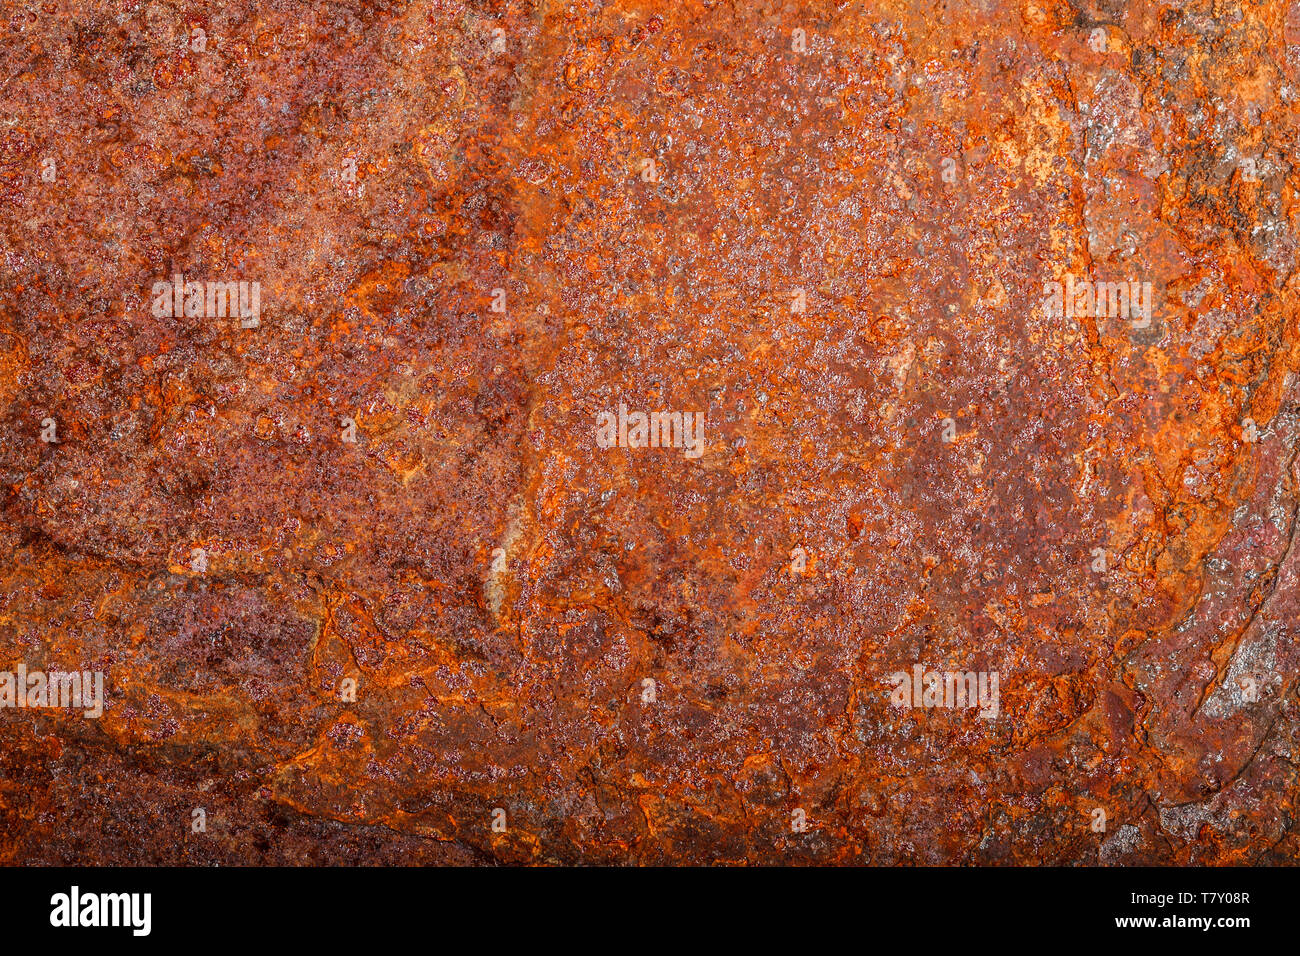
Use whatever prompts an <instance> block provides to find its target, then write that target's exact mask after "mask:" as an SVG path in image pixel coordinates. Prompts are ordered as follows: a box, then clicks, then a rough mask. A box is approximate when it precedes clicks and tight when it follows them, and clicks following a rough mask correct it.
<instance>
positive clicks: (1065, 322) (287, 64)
mask: <svg viewBox="0 0 1300 956" xmlns="http://www.w3.org/2000/svg"><path fill="white" fill-rule="evenodd" d="M0 26H2V27H3V30H4V39H3V41H0V237H2V239H3V250H2V257H3V276H2V281H0V489H2V491H3V498H2V499H0V501H2V507H0V554H3V555H4V556H5V557H4V559H3V560H2V561H0V669H3V668H9V669H12V668H13V667H14V666H16V664H17V663H18V662H19V661H23V662H26V664H27V666H29V667H46V668H48V669H58V668H60V667H66V668H73V667H81V668H86V669H101V670H103V671H104V673H105V675H106V681H107V685H108V702H107V707H106V712H105V714H104V716H103V717H102V719H99V720H86V719H82V718H81V717H79V716H76V715H73V714H70V713H67V712H60V711H43V712H42V711H31V710H17V709H14V710H0V860H3V861H4V862H6V863H10V864H26V863H114V864H117V863H195V864H198V863H202V864H208V863H222V864H233V863H342V862H349V863H461V864H464V863H491V862H499V863H556V862H561V863H615V864H621V863H647V864H649V863H704V862H726V863H777V862H780V863H861V862H873V863H882V864H895V863H969V864H1005V863H1022V864H1023V863H1083V864H1094V863H1126V864H1128V863H1184V864H1229V863H1271V864H1281V863H1288V864H1289V863H1293V862H1295V860H1296V857H1297V853H1298V852H1300V845H1298V843H1297V840H1298V831H1297V821H1296V796H1297V765H1296V760H1297V749H1296V734H1297V729H1298V726H1297V719H1296V703H1297V700H1296V669H1297V658H1298V656H1300V652H1298V651H1297V645H1296V633H1297V623H1296V622H1297V620H1298V614H1300V606H1298V604H1300V589H1298V588H1297V574H1300V566H1298V565H1297V561H1300V557H1297V553H1296V552H1297V549H1296V548H1295V546H1294V541H1295V533H1296V518H1297V510H1296V509H1297V501H1298V498H1297V479H1298V478H1300V472H1297V469H1296V463H1295V453H1296V448H1297V445H1296V442H1297V426H1298V425H1300V414H1298V413H1300V404H1298V399H1300V396H1298V394H1297V385H1296V378H1295V375H1294V369H1295V368H1296V365H1297V352H1296V331H1297V290H1296V277H1295V262H1296V225H1297V207H1296V187H1297V183H1298V180H1297V172H1296V157H1297V155H1300V143H1298V142H1297V125H1296V117H1297V114H1296V98H1297V95H1298V93H1297V89H1298V87H1297V84H1298V83H1300V5H1298V4H1287V3H1285V2H1281V0H1265V2H1260V3H1233V2H1226V3H1222V2H1221V3H1209V2H1187V3H1164V4H1162V3H1152V2H1141V0H1139V2H1122V3H1121V2H1117V0H1116V2H1111V0H1105V2H1094V3H1091V4H1086V5H1080V6H1075V5H1072V4H1070V3H1067V2H1053V0H1032V2H1030V0H1025V2H1006V0H975V2H971V3H948V4H940V3H933V4H932V3H924V4H923V3H916V2H908V3H899V2H889V0H886V2H880V3H871V4H831V3H801V4H794V3H789V4H774V3H763V2H758V3H749V2H745V3H734V4H733V3H717V2H701V0H679V2H672V3H664V2H643V3H635V2H629V3H610V4H602V3H569V4H558V3H557V4H544V3H536V4H532V3H509V4H507V3H469V4H467V3H459V2H450V0H448V2H442V0H434V2H397V0H393V2H360V0H350V2H347V0H345V2H334V3H329V4H320V3H307V2H264V3H255V2H249V0H230V2H225V3H220V4H201V3H170V2H154V3H137V2H132V0H120V2H114V3H111V4H107V3H105V4H89V3H80V2H74V0H57V2H51V3H47V4H43V5H40V4H33V3H17V4H11V5H9V6H7V7H6V10H5V20H4V22H3V23H2V24H0ZM195 28H198V29H202V30H203V31H204V34H205V36H206V37H207V46H206V49H205V50H203V51H195V50H194V49H193V48H192V43H188V42H187V38H189V37H191V36H192V30H194V29H195ZM496 28H501V29H502V30H503V31H504V32H503V34H502V35H503V36H504V39H505V50H504V51H497V50H494V49H493V41H494V34H493V32H492V31H493V30H494V29H496ZM796 28H798V29H803V30H804V31H805V32H806V35H807V37H808V43H807V52H806V53H802V54H800V53H796V52H794V51H793V50H792V43H791V35H792V31H793V30H794V29H796ZM1096 30H1101V31H1103V36H1104V39H1105V44H1104V51H1101V52H1099V51H1098V50H1097V49H1095V46H1096V45H1097V44H1090V42H1089V41H1090V39H1091V38H1092V37H1093V36H1094V31H1096ZM51 158H52V159H53V160H54V161H55V168H56V169H57V179H56V180H55V181H54V182H45V181H43V180H42V177H41V172H42V161H43V160H45V159H51ZM349 158H351V159H355V160H356V162H357V167H356V168H357V183H356V184H350V183H349V182H348V181H347V180H346V179H345V178H344V177H342V176H341V175H340V170H341V169H343V167H344V164H345V161H346V160H348V159H349ZM945 158H947V159H952V160H954V166H955V170H956V173H957V175H956V178H955V181H954V182H946V181H945V180H944V178H943V176H942V175H941V169H942V168H943V161H944V159H945ZM1247 158H1249V159H1253V160H1254V161H1255V163H1256V166H1255V174H1254V175H1250V176H1247V175H1244V174H1243V165H1242V161H1243V159H1247ZM645 159H652V160H654V162H655V163H656V167H657V169H658V170H659V172H660V178H659V181H658V182H647V181H645V180H644V179H643V178H642V175H641V171H642V169H643V166H642V163H643V160H645ZM360 186H364V192H362V191H361V190H360V188H359V187H360ZM178 269H179V270H181V271H183V272H184V273H185V274H186V275H187V276H193V277H195V278H203V279H213V280H223V281H225V280H234V279H251V280H258V281H260V283H261V289H262V303H263V304H262V315H261V324H260V326H259V327H258V328H256V329H241V328H240V327H239V324H238V323H237V322H232V321H227V320H214V319H205V318H184V317H182V318H175V317H172V316H166V317H163V318H157V317H155V316H154V315H153V314H152V312H151V309H150V298H151V297H150V289H151V287H152V285H153V283H154V282H156V281H158V280H166V279H167V278H169V277H170V275H171V274H172V273H173V272H174V271H175V270H178ZM1065 273H1071V274H1073V275H1076V276H1088V275H1092V276H1095V277H1097V278H1099V279H1110V278H1117V279H1118V278H1137V279H1145V280H1149V281H1151V282H1152V284H1153V286H1154V289H1155V295H1156V301H1157V306H1156V308H1155V310H1154V316H1153V319H1152V322H1151V323H1150V325H1149V327H1147V328H1144V329H1135V328H1133V327H1132V326H1131V324H1130V323H1126V322H1122V321H1116V320H1114V319H1108V318H1095V319H1094V318H1091V317H1081V318H1068V319H1067V318H1065V317H1053V316H1049V315H1046V314H1045V313H1044V310H1043V308H1042V300H1043V287H1044V283H1045V282H1047V281H1051V280H1053V279H1055V278H1057V277H1059V276H1061V275H1063V274H1065ZM494 289H504V290H505V292H506V303H507V308H506V311H505V312H504V313H500V312H493V311H492V310H491V302H492V297H493V290H494ZM797 289H803V290H804V291H805V295H806V300H807V309H806V311H805V312H803V313H797V312H792V311H791V297H792V295H794V294H795V290H797ZM620 401H622V402H626V403H627V404H628V405H629V406H633V407H639V408H667V409H682V410H685V409H698V410H701V411H704V412H705V413H706V418H707V422H708V435H707V437H708V450H707V452H706V453H705V455H704V456H703V457H702V458H700V459H698V460H690V459H688V458H686V457H685V456H684V455H682V454H681V452H680V451H677V450H673V449H642V450H633V449H601V448H599V447H597V446H596V444H595V442H594V441H593V421H594V417H595V415H596V414H597V413H598V412H599V411H601V410H604V409H610V408H613V407H616V406H617V404H618V403H619V402H620ZM344 417H352V418H354V419H355V421H356V423H357V443H356V444H347V443H344V442H342V441H341V440H340V421H341V419H342V418H344ZM46 418H53V419H55V420H56V421H57V422H58V424H59V435H60V439H61V440H60V441H59V442H58V443H57V444H49V443H45V442H42V441H41V440H40V438H39V435H40V430H41V424H40V423H41V422H42V421H43V420H44V419H46ZM945 419H951V420H952V422H953V424H954V427H955V435H956V437H955V440H954V441H952V442H945V441H943V440H942V437H941V429H942V423H943V422H944V420H945ZM1246 419H1249V420H1250V421H1251V422H1252V423H1255V424H1256V425H1257V427H1258V437H1257V440H1256V441H1253V442H1252V441H1250V440H1249V439H1248V436H1247V435H1246V431H1245V429H1246V427H1247V426H1246V425H1245V424H1244V422H1245V420H1246ZM796 547H802V548H804V549H806V552H807V554H808V564H807V568H806V569H805V570H804V571H802V572H799V573H795V572H792V571H791V552H792V550H793V549H794V548H796ZM195 548H201V549H204V552H205V554H206V555H207V568H206V570H205V571H203V572H195V571H193V570H192V567H191V559H190V556H191V554H192V551H193V549H195ZM496 548H501V549H503V550H504V553H505V560H506V570H505V571H504V572H501V571H496V572H494V571H493V570H492V568H493V562H494V549H496ZM1097 548H1100V549H1102V550H1103V551H1104V552H1105V553H1106V554H1107V555H1109V556H1110V557H1109V562H1108V565H1107V570H1106V571H1105V572H1103V573H1098V572H1095V571H1094V570H1092V561H1093V558H1092V555H1093V551H1094V549H1097ZM914 663H921V664H923V665H926V666H927V667H933V668H937V669H960V670H996V671H998V672H1000V674H1001V675H1002V687H1003V690H1002V706H1001V713H1000V716H999V718H998V719H997V720H995V721H988V720H981V719H979V718H978V717H977V716H975V715H974V713H973V712H971V711H960V710H941V709H935V710H923V709H921V710H900V709H897V708H892V707H891V706H890V705H889V701H888V689H889V688H888V684H887V682H886V677H887V675H888V674H889V673H891V672H893V671H897V670H908V669H910V668H911V667H912V665H913V664H914ZM1250 674H1257V675H1261V678H1260V693H1259V699H1258V700H1256V701H1253V702H1252V701H1248V700H1245V699H1244V698H1243V695H1242V692H1241V690H1240V689H1239V685H1238V681H1239V679H1240V678H1241V677H1242V676H1243V675H1250ZM346 677H351V678H353V679H356V680H357V681H358V682H359V691H358V699H357V701H356V703H344V702H341V701H340V699H339V692H338V687H339V682H340V681H341V680H342V679H344V678H346ZM647 678H648V679H651V680H653V681H655V682H656V683H655V686H656V688H657V695H656V698H657V699H656V700H655V701H654V702H652V703H648V702H644V701H643V699H642V696H643V694H642V688H643V683H642V682H643V681H644V680H646V679H647ZM195 807H202V808H204V809H205V812H206V819H207V832H205V833H194V832H192V829H191V812H192V810H193V808H195ZM498 807H499V808H503V809H504V810H505V811H506V815H507V816H506V819H507V821H508V826H507V829H506V830H505V831H504V832H494V831H493V829H492V828H491V825H490V824H491V817H492V811H493V809H494V808H498ZM1094 808H1103V809H1104V810H1105V812H1106V815H1107V819H1108V826H1107V830H1106V832H1105V833H1097V832H1093V831H1092V829H1091V828H1090V819H1091V814H1092V811H1093V810H1094ZM796 809H802V810H804V811H805V813H806V816H807V819H808V823H809V829H808V830H807V831H806V832H803V833H796V832H792V828H791V815H792V813H793V811H794V810H796Z"/></svg>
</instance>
